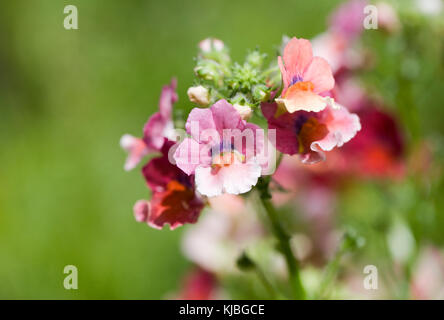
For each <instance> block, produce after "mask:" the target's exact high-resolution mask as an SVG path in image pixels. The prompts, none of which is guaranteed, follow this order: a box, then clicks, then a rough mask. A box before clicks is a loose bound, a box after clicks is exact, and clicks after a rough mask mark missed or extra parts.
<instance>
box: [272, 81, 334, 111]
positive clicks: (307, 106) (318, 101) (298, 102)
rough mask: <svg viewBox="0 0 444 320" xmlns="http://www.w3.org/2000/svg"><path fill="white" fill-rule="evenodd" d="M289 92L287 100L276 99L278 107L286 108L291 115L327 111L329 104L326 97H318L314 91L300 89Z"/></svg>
mask: <svg viewBox="0 0 444 320" xmlns="http://www.w3.org/2000/svg"><path fill="white" fill-rule="evenodd" d="M292 88H293V87H290V89H289V90H288V91H287V93H286V95H285V98H279V99H276V102H277V103H278V105H279V106H280V107H282V108H285V110H287V111H288V112H290V113H293V112H296V111H307V112H310V111H313V112H319V111H322V110H324V109H325V107H326V106H327V102H326V100H325V99H324V97H321V96H319V95H317V94H316V93H314V92H312V91H304V90H298V89H294V90H293V89H292Z"/></svg>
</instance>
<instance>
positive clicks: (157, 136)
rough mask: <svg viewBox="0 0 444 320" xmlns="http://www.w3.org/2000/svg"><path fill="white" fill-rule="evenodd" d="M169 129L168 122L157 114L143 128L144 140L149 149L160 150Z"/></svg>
mask: <svg viewBox="0 0 444 320" xmlns="http://www.w3.org/2000/svg"><path fill="white" fill-rule="evenodd" d="M167 127H168V120H165V118H164V117H163V116H162V115H161V114H160V112H156V113H155V114H153V115H152V116H151V117H150V118H149V119H148V122H147V123H146V124H145V127H144V128H143V140H144V141H145V143H146V145H147V146H148V148H150V149H153V150H160V149H161V148H162V146H163V142H164V138H165V134H164V133H165V129H166V128H167Z"/></svg>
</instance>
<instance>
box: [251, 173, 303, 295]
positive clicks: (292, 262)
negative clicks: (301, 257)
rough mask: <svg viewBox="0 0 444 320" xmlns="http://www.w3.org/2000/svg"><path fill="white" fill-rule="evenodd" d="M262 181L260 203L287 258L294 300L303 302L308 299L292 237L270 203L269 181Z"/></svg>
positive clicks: (279, 246)
mask: <svg viewBox="0 0 444 320" xmlns="http://www.w3.org/2000/svg"><path fill="white" fill-rule="evenodd" d="M261 180H262V181H261V183H260V188H258V189H259V190H260V191H261V194H260V201H261V203H262V206H263V207H264V209H265V212H266V214H267V217H268V219H269V221H270V225H271V231H272V233H273V235H274V236H275V237H276V239H277V241H278V249H279V251H280V252H281V253H282V254H283V255H284V257H285V262H286V264H287V269H288V274H289V280H290V286H291V290H292V294H293V298H294V299H296V300H303V299H305V298H306V293H305V289H304V286H303V285H302V281H301V276H300V272H299V261H298V260H297V258H296V256H295V255H294V254H293V251H292V249H291V245H290V239H291V237H290V235H289V234H288V233H287V232H286V231H285V229H284V228H283V227H282V225H281V223H280V221H279V217H278V214H277V212H276V209H275V207H274V205H273V204H272V203H271V201H270V199H271V196H270V193H269V190H268V186H269V182H270V181H269V179H261Z"/></svg>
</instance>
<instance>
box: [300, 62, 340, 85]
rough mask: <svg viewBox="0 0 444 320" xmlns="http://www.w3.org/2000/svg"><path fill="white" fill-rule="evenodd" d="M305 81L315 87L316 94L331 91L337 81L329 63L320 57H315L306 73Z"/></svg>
mask: <svg viewBox="0 0 444 320" xmlns="http://www.w3.org/2000/svg"><path fill="white" fill-rule="evenodd" d="M303 78H304V81H310V82H311V83H313V85H314V90H313V91H314V92H315V93H322V92H324V91H330V90H331V89H333V87H334V86H335V79H334V78H333V74H332V72H331V67H330V65H329V64H328V62H327V61H326V60H325V59H323V58H320V57H314V58H313V60H312V62H311V63H310V65H309V66H308V68H307V69H306V70H305V73H304V76H303Z"/></svg>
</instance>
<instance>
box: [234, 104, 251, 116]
mask: <svg viewBox="0 0 444 320" xmlns="http://www.w3.org/2000/svg"><path fill="white" fill-rule="evenodd" d="M233 107H234V109H236V111H237V112H239V114H240V116H241V118H242V120H248V119H250V117H251V116H252V114H253V110H252V109H251V107H250V106H245V105H241V104H238V103H235V104H234V105H233Z"/></svg>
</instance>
